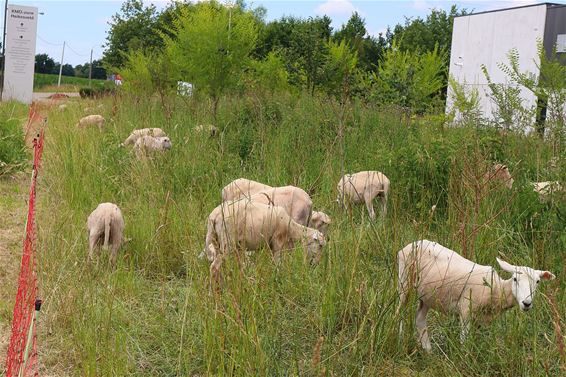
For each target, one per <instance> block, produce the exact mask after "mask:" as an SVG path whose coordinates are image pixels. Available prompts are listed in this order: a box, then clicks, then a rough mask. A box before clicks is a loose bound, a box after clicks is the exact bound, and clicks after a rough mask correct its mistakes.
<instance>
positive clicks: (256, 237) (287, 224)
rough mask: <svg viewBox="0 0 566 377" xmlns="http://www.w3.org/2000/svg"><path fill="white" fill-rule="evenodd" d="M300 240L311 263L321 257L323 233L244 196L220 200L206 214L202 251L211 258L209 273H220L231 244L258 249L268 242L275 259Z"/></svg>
mask: <svg viewBox="0 0 566 377" xmlns="http://www.w3.org/2000/svg"><path fill="white" fill-rule="evenodd" d="M297 242H302V243H303V244H304V246H305V248H306V250H307V258H308V260H309V261H310V262H311V263H312V264H316V263H318V262H319V261H320V258H321V256H322V247H323V246H324V245H325V244H326V241H325V239H324V235H323V234H322V233H320V232H319V231H318V230H315V229H311V228H307V227H305V226H302V225H300V224H297V223H296V222H295V221H293V219H291V218H290V217H289V215H288V214H287V212H286V211H285V209H284V208H282V207H277V206H270V205H266V204H263V203H256V202H252V201H250V200H248V199H246V198H244V199H240V200H236V201H232V202H223V203H222V204H220V205H219V206H218V207H216V208H215V209H214V210H213V211H212V213H211V214H210V215H209V217H208V223H207V234H206V243H205V253H206V256H207V257H208V260H209V261H211V262H212V263H211V266H210V273H211V277H213V278H214V280H215V281H218V280H219V277H220V266H221V264H222V260H223V258H225V256H226V255H227V254H228V253H229V252H230V251H231V250H232V249H234V248H240V249H243V250H259V249H260V248H261V247H263V246H267V247H268V248H269V249H271V251H272V252H273V257H274V259H275V260H276V261H279V260H280V257H281V252H283V251H284V250H289V249H293V248H294V247H295V244H296V243H297Z"/></svg>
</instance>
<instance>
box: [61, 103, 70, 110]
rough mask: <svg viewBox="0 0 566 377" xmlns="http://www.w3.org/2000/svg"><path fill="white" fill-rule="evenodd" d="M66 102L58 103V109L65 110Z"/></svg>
mask: <svg viewBox="0 0 566 377" xmlns="http://www.w3.org/2000/svg"><path fill="white" fill-rule="evenodd" d="M67 107H68V106H67V104H66V103H62V104H60V105H59V111H65V110H66V109H67Z"/></svg>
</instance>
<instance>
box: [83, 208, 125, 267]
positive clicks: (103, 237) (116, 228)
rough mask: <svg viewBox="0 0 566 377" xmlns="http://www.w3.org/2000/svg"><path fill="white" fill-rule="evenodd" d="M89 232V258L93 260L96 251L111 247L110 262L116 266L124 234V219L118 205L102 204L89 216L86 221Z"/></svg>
mask: <svg viewBox="0 0 566 377" xmlns="http://www.w3.org/2000/svg"><path fill="white" fill-rule="evenodd" d="M86 227H87V230H88V256H89V259H91V260H92V257H93V253H94V250H95V249H96V248H98V249H100V244H102V247H103V248H104V249H108V248H109V247H110V249H111V250H110V262H111V263H112V264H113V265H114V264H116V255H117V254H118V249H119V248H120V245H121V244H122V240H123V232H124V218H123V217H122V212H121V211H120V208H118V206H117V205H116V204H113V203H101V204H99V205H98V206H97V207H96V209H95V210H94V211H92V212H91V214H90V215H89V216H88V219H87V221H86Z"/></svg>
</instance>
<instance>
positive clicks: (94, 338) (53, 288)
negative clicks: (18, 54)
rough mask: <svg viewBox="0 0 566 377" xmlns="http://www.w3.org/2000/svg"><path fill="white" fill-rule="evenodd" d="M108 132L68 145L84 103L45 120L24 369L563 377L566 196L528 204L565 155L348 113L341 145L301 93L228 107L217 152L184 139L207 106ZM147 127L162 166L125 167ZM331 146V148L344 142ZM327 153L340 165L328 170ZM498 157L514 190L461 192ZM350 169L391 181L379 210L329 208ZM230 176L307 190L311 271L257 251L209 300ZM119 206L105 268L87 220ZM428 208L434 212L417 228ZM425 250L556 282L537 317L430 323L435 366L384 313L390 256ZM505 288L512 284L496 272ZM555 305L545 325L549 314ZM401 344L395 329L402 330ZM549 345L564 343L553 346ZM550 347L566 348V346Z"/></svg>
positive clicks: (405, 316) (289, 258)
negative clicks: (34, 330)
mask: <svg viewBox="0 0 566 377" xmlns="http://www.w3.org/2000/svg"><path fill="white" fill-rule="evenodd" d="M103 103H104V109H102V110H101V113H102V114H103V115H104V116H105V117H106V118H107V119H108V121H107V126H108V127H107V130H106V131H105V132H104V133H100V132H99V131H98V130H96V129H92V130H84V131H81V132H77V130H75V129H72V128H73V127H72V125H73V124H75V123H76V121H77V119H78V118H80V117H81V116H82V115H83V112H82V109H81V108H80V106H76V107H69V108H68V109H67V111H64V112H61V111H53V112H52V113H50V114H48V118H49V126H48V129H47V142H46V147H45V151H44V165H43V171H42V173H41V175H40V182H39V194H38V195H39V205H40V208H39V213H38V215H39V217H38V227H39V231H40V236H39V245H40V250H39V258H40V261H39V281H40V291H41V294H42V297H43V299H44V306H43V308H42V313H41V317H40V320H39V323H38V329H39V351H40V359H41V361H42V364H43V365H44V372H48V373H49V374H50V375H81V376H110V375H120V376H122V375H146V376H156V375H179V376H204V375H229V376H242V375H254V376H255V375H269V376H273V375H301V376H357V375H368V376H375V375H391V376H413V375H422V376H428V375H435V376H525V375H528V376H558V375H560V374H561V373H562V374H563V373H565V372H566V370H565V369H564V367H565V362H566V360H565V359H564V357H565V355H564V349H563V348H561V344H562V345H563V344H564V338H563V336H564V320H565V319H564V314H565V312H564V308H565V307H566V295H565V287H566V285H565V283H564V279H563V276H564V273H565V272H566V270H565V269H566V263H565V258H564V255H565V254H564V253H565V249H566V232H564V229H565V225H566V219H565V218H564V214H566V200H565V199H566V198H564V196H561V197H560V196H557V197H554V198H553V199H552V200H551V201H550V202H548V203H541V202H540V201H539V200H538V198H537V197H536V195H535V194H534V193H533V192H532V189H531V188H530V186H529V184H528V182H530V181H533V180H537V181H542V180H560V181H562V182H564V181H565V178H566V155H564V154H562V155H561V156H560V160H559V164H558V167H557V168H550V167H549V164H548V161H549V160H550V158H551V156H552V150H551V148H550V146H549V145H546V144H545V143H544V142H541V141H540V140H539V139H537V138H534V137H526V136H523V135H515V134H507V135H503V134H500V133H498V132H496V131H494V130H488V129H486V130H484V129H475V128H473V129H468V128H446V127H445V126H443V124H442V122H440V121H439V120H438V118H419V119H405V118H402V117H400V116H399V115H398V112H397V111H395V110H387V109H380V108H373V107H371V106H364V105H361V104H354V105H353V106H352V108H351V109H349V110H348V111H346V114H348V116H347V117H346V119H345V120H344V123H343V124H344V138H343V142H342V139H341V138H340V137H339V136H338V135H339V134H340V133H341V132H339V127H338V124H339V123H340V122H339V121H338V114H339V113H340V112H339V110H338V109H337V108H336V106H337V105H335V104H334V105H333V104H331V103H329V102H328V101H324V100H320V99H317V98H312V97H309V96H305V97H300V98H294V97H286V96H281V97H278V96H275V97H265V98H262V99H259V98H258V97H255V96H250V97H244V98H224V99H223V100H222V101H221V104H220V106H219V114H218V121H217V123H216V125H217V126H218V127H219V128H220V129H221V130H222V133H221V135H220V137H218V138H209V137H207V136H204V135H195V134H194V132H193V127H194V126H195V125H197V124H207V123H212V117H211V115H210V111H209V106H208V104H207V103H206V102H200V101H198V100H194V101H188V102H177V100H175V99H169V103H168V104H169V106H170V107H169V109H170V110H172V112H171V115H172V116H171V118H170V119H168V118H167V117H166V116H165V115H164V112H163V111H162V107H161V105H160V103H158V102H157V101H154V100H153V99H147V98H146V99H144V98H141V99H137V100H134V99H132V98H128V97H116V98H115V99H110V98H108V99H105V100H103ZM142 127H160V128H163V129H164V130H165V131H166V132H167V133H168V134H169V136H170V137H171V140H172V143H173V148H172V150H171V151H170V153H167V154H165V155H162V156H156V157H155V158H154V159H153V160H149V161H141V162H140V161H137V160H136V159H135V157H134V156H133V154H132V153H131V151H129V150H128V149H123V148H120V147H119V143H120V141H121V140H123V139H124V138H125V137H127V136H128V134H129V133H130V131H131V130H132V129H134V128H142ZM342 145H343V146H344V147H343V149H342V147H341V146H342ZM341 156H343V158H342V157H341ZM494 161H501V162H505V163H506V164H507V165H508V166H509V168H510V170H511V172H512V174H513V175H514V178H515V185H514V188H513V189H512V190H510V191H509V190H505V189H494V190H492V191H490V192H489V194H487V195H485V196H478V195H475V194H476V192H474V191H473V185H472V184H470V180H469V179H468V178H469V177H471V176H473V175H474V174H476V175H477V174H481V172H483V171H484V170H483V169H485V168H487V166H489V165H490V164H491V163H492V162H494ZM342 164H343V165H344V167H345V170H346V171H347V172H354V171H359V170H380V171H382V172H384V173H385V174H386V175H387V176H388V177H389V178H390V180H391V182H392V184H391V187H392V194H391V197H390V209H389V214H388V216H387V217H386V218H385V219H379V220H377V221H375V222H370V221H369V220H368V218H367V213H366V212H365V211H364V208H363V207H359V208H358V207H356V208H353V209H352V210H351V211H343V210H341V209H340V208H338V207H337V206H336V205H335V202H334V199H335V198H336V192H335V185H336V182H337V181H338V179H339V178H340V176H341V174H342V168H341V167H342ZM238 177H247V178H250V179H255V180H258V181H261V182H264V183H267V184H270V185H274V186H276V185H286V184H293V185H297V186H300V187H302V188H304V189H305V190H307V191H308V192H309V194H311V197H312V198H313V201H314V204H315V208H316V209H318V210H323V211H325V212H327V213H328V214H329V215H330V216H331V217H332V219H333V223H332V226H331V230H330V235H329V236H330V239H329V243H328V245H327V247H326V248H325V251H324V256H323V259H322V262H321V263H320V265H318V266H317V267H311V266H308V265H306V264H305V263H304V262H303V255H302V251H301V250H296V251H292V252H289V253H288V254H287V255H286V256H285V257H284V258H283V260H282V263H281V264H280V265H276V264H274V263H273V261H272V260H271V258H270V257H269V253H268V252H267V251H260V252H256V253H255V254H254V255H252V256H251V257H249V258H243V257H242V258H236V257H235V256H233V257H232V258H228V260H227V261H226V262H225V263H224V264H223V266H222V272H223V277H224V280H223V284H222V293H221V295H220V298H219V300H218V301H215V299H214V297H213V296H211V295H210V294H209V264H208V262H206V261H204V260H200V259H198V258H197V255H198V253H199V252H200V251H201V250H202V248H203V245H204V236H205V232H206V218H207V216H208V214H209V213H210V211H211V210H212V209H213V208H214V207H215V206H216V205H218V204H219V201H220V190H221V188H222V187H223V186H224V185H225V184H227V183H228V182H230V181H231V180H233V179H235V178H238ZM105 201H111V202H115V203H117V204H118V205H119V206H120V207H121V209H122V212H123V214H124V218H125V221H126V229H125V236H126V237H127V238H131V241H129V242H128V243H126V244H125V245H124V247H123V248H122V250H121V251H120V254H119V258H118V264H117V267H116V268H115V269H112V268H110V267H109V266H108V263H107V255H104V254H103V255H102V256H100V258H98V259H97V261H96V262H95V263H94V264H88V263H87V261H86V255H87V233H86V228H85V224H86V218H87V216H88V214H89V213H90V212H91V211H92V210H93V209H94V208H95V207H96V206H97V204H98V203H101V202H105ZM432 205H436V211H435V212H434V213H431V211H430V209H431V206H432ZM422 238H427V239H431V240H436V241H438V242H440V243H442V244H443V245H445V246H447V247H450V248H453V249H455V250H457V251H460V252H461V251H462V245H463V244H465V245H467V246H466V254H467V255H468V256H470V258H473V259H474V260H475V261H477V262H478V263H481V264H489V265H493V266H495V265H496V262H495V257H496V256H499V257H502V258H504V259H506V260H507V261H509V262H511V263H514V264H517V265H529V266H533V267H536V268H538V269H548V270H551V271H552V272H554V273H555V274H556V275H557V276H558V279H557V280H555V281H553V282H551V283H548V284H544V285H543V286H542V287H541V289H540V293H539V295H538V296H537V298H536V300H535V303H534V310H532V311H530V312H528V313H521V312H520V311H519V310H518V309H517V308H516V307H515V308H514V309H512V310H509V311H508V312H506V313H505V314H503V315H501V316H499V317H497V318H495V319H494V321H493V322H491V323H490V324H484V325H481V326H474V327H473V328H472V331H471V334H470V337H469V339H468V340H467V341H466V342H465V343H463V344H460V341H459V324H458V319H457V318H456V317H453V316H446V315H442V314H438V313H434V312H431V313H430V314H429V330H430V331H431V336H432V341H433V353H432V354H431V355H426V354H424V353H423V352H422V351H420V350H419V347H418V346H417V342H416V336H415V331H414V323H413V322H414V321H413V318H414V313H415V309H416V302H415V299H414V298H413V299H412V301H411V302H410V304H409V306H408V308H407V309H405V310H404V311H402V312H401V316H400V317H397V316H396V315H395V309H396V306H397V294H396V260H395V255H396V252H397V251H398V250H399V249H401V248H402V247H403V246H405V245H406V244H408V243H409V242H412V241H414V240H417V239H422ZM501 274H502V275H503V276H504V277H505V278H508V276H507V275H508V274H505V273H501ZM552 302H554V305H555V307H556V308H557V310H556V311H554V310H553V309H552V304H551V303H552ZM400 320H404V321H405V324H406V326H405V328H406V329H407V331H405V332H404V334H403V335H400V334H399V333H398V325H399V321H400ZM559 330H561V331H562V333H560V331H559ZM562 347H563V346H562Z"/></svg>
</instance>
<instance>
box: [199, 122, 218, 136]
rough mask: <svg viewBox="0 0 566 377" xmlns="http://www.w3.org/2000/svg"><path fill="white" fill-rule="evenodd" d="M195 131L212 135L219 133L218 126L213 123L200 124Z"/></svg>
mask: <svg viewBox="0 0 566 377" xmlns="http://www.w3.org/2000/svg"><path fill="white" fill-rule="evenodd" d="M195 132H196V133H198V134H201V133H207V134H208V135H209V136H210V137H214V136H216V135H218V128H216V127H214V126H213V125H211V124H199V125H198V126H196V127H195Z"/></svg>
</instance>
